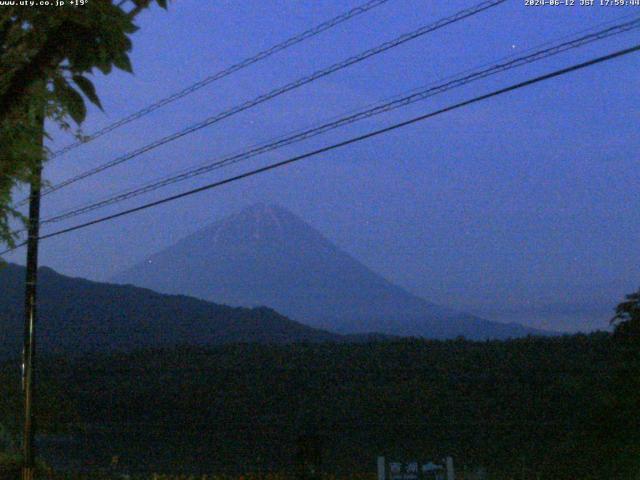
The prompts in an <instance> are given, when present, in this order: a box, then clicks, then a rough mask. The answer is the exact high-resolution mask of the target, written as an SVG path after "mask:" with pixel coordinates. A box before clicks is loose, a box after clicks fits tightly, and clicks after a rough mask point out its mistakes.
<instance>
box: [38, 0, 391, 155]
mask: <svg viewBox="0 0 640 480" xmlns="http://www.w3.org/2000/svg"><path fill="white" fill-rule="evenodd" d="M388 1H389V0H370V1H369V2H366V3H364V4H362V5H360V6H358V7H355V8H353V9H351V10H349V11H347V12H345V13H343V14H341V15H338V16H337V17H334V18H332V19H330V20H327V21H326V22H323V23H321V24H319V25H317V26H315V27H313V28H310V29H309V30H305V31H304V32H302V33H299V34H297V35H295V36H293V37H290V38H288V39H287V40H285V41H283V42H281V43H278V44H277V45H274V46H272V47H270V48H268V49H266V50H263V51H261V52H259V53H257V54H256V55H254V56H252V57H249V58H245V59H244V60H242V61H240V62H238V63H236V64H234V65H231V66H230V67H228V68H226V69H224V70H221V71H219V72H216V73H214V74H213V75H210V76H208V77H206V78H204V79H202V80H200V81H198V82H196V83H194V84H192V85H190V86H188V87H186V88H184V89H182V90H180V91H179V92H176V93H173V94H172V95H169V96H168V97H165V98H163V99H160V100H158V101H157V102H155V103H152V104H151V105H149V106H147V107H145V108H143V109H141V110H138V111H137V112H134V113H132V114H130V115H128V116H126V117H123V118H121V119H120V120H118V121H116V122H113V123H111V124H110V125H107V126H106V127H104V128H102V129H100V130H97V131H96V132H93V133H92V134H90V135H88V136H87V137H85V138H84V139H83V140H78V141H76V142H73V143H71V144H69V145H67V146H65V147H63V148H61V149H59V150H56V151H55V152H53V153H52V154H51V155H50V157H49V159H50V160H51V159H53V158H56V157H59V156H61V155H64V154H65V153H67V152H69V151H71V150H73V149H75V148H77V147H79V146H80V145H83V144H85V143H88V142H91V141H93V140H95V139H96V138H99V137H102V136H103V135H106V134H107V133H109V132H112V131H114V130H116V129H118V128H120V127H122V126H124V125H127V124H128V123H131V122H133V121H134V120H137V119H139V118H142V117H144V116H145V115H148V114H150V113H151V112H154V111H156V110H158V109H159V108H162V107H164V106H165V105H168V104H170V103H172V102H175V101H176V100H179V99H180V98H183V97H186V96H187V95H190V94H191V93H193V92H195V91H197V90H200V89H201V88H203V87H205V86H207V85H210V84H211V83H213V82H216V81H218V80H221V79H222V78H224V77H227V76H229V75H231V74H232V73H235V72H237V71H239V70H242V69H244V68H246V67H249V66H250V65H253V64H254V63H257V62H260V61H261V60H264V59H265V58H268V57H270V56H272V55H274V54H276V53H278V52H281V51H283V50H286V49H287V48H289V47H292V46H294V45H297V44H298V43H301V42H303V41H304V40H307V39H308V38H311V37H314V36H316V35H318V34H320V33H322V32H324V31H326V30H329V29H331V28H333V27H335V26H336V25H339V24H341V23H343V22H346V21H347V20H350V19H352V18H354V17H356V16H358V15H361V14H363V13H365V12H368V11H369V10H372V9H374V8H376V7H378V6H380V5H382V4H383V3H386V2H388Z"/></svg>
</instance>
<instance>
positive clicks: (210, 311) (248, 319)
mask: <svg viewBox="0 0 640 480" xmlns="http://www.w3.org/2000/svg"><path fill="white" fill-rule="evenodd" d="M24 275H25V270H24V268H23V267H20V266H17V265H12V264H8V265H4V266H0V356H7V355H15V354H17V353H18V352H20V348H21V343H20V342H21V339H22V325H23V323H22V322H23V320H22V318H23V316H22V315H23V310H22V309H23V302H24V300H23V299H24V293H23V289H24ZM38 314H39V322H38V325H37V335H38V349H39V350H44V351H48V352H80V351H111V350H114V349H124V350H129V349H133V348H140V347H148V346H153V347H159V346H163V345H165V346H166V345H176V344H190V345H215V344H221V343H229V342H259V343H288V342H294V341H343V340H347V338H344V337H340V336H339V335H335V334H332V333H329V332H324V331H321V330H317V329H313V328H310V327H307V326H305V325H301V324H300V323H297V322H294V321H292V320H289V319H288V318H286V317H283V316H282V315H280V314H279V313H277V312H275V311H273V310H271V309H269V308H256V309H247V308H234V307H228V306H224V305H216V304H213V303H209V302H206V301H203V300H199V299H196V298H191V297H186V296H177V295H163V294H159V293H156V292H153V291H151V290H147V289H143V288H138V287H133V286H130V285H128V286H122V285H111V284H106V283H97V282H91V281H88V280H84V279H80V278H71V277H66V276H64V275H60V274H58V273H56V272H55V271H53V270H51V269H49V268H41V269H40V270H39V287H38ZM353 340H358V339H357V338H354V339H353Z"/></svg>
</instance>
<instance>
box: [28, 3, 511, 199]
mask: <svg viewBox="0 0 640 480" xmlns="http://www.w3.org/2000/svg"><path fill="white" fill-rule="evenodd" d="M506 1H507V0H487V1H484V2H481V3H479V4H477V5H476V6H474V7H470V8H467V9H464V10H461V11H460V12H458V13H456V14H454V15H451V16H449V17H446V18H443V19H441V20H438V21H437V22H435V23H432V24H429V25H425V26H422V27H420V28H418V29H417V30H414V31H412V32H409V33H405V34H403V35H400V36H399V37H397V38H395V39H393V40H390V41H387V42H385V43H382V44H380V45H378V46H377V47H374V48H371V49H368V50H365V51H364V52H362V53H360V54H358V55H354V56H352V57H349V58H347V59H346V60H343V61H341V62H338V63H335V64H333V65H331V66H330V67H327V68H324V69H322V70H318V71H316V72H314V73H312V74H311V75H308V76H306V77H302V78H300V79H298V80H295V81H293V82H291V83H288V84H286V85H284V86H282V87H278V88H276V89H274V90H271V91H270V92H268V93H265V94H262V95H260V96H258V97H256V98H254V99H252V100H249V101H247V102H244V103H242V104H240V105H237V106H235V107H233V108H231V109H229V110H225V111H224V112H221V113H219V114H216V115H214V116H212V117H209V118H207V119H205V120H203V121H201V122H199V123H196V124H194V125H191V126H189V127H187V128H185V129H183V130H180V131H178V132H176V133H173V134H171V135H168V136H165V137H163V138H161V139H159V140H156V141H154V142H152V143H150V144H147V145H145V146H143V147H140V148H138V149H136V150H134V151H133V152H129V153H127V154H125V155H123V156H121V157H118V158H116V159H115V160H112V161H110V162H107V163H105V164H102V165H100V166H98V167H96V168H93V169H91V170H88V171H86V172H84V173H81V174H79V175H77V176H75V177H72V178H69V179H67V180H65V181H62V182H61V183H58V184H57V185H52V186H50V187H48V188H46V189H44V190H43V191H42V195H43V196H44V195H48V194H50V193H52V192H55V191H57V190H60V189H61V188H64V187H66V186H68V185H71V184H73V183H76V182H78V181H80V180H84V179H85V178H88V177H91V176H93V175H95V174H97V173H100V172H103V171H104V170H107V169H109V168H112V167H115V166H116V165H120V164H121V163H124V162H126V161H128V160H131V159H133V158H135V157H137V156H139V155H142V154H143V153H146V152H148V151H150V150H153V149H155V148H158V147H160V146H162V145H165V144H167V143H169V142H172V141H174V140H177V139H179V138H181V137H184V136H185V135H189V134H191V133H193V132H195V131H198V130H201V129H203V128H205V127H208V126H210V125H212V124H214V123H217V122H219V121H221V120H223V119H225V118H228V117H231V116H232V115H235V114H237V113H240V112H243V111H245V110H248V109H250V108H253V107H255V106H256V105H259V104H261V103H264V102H266V101H268V100H271V99H273V98H275V97H277V96H279V95H282V94H284V93H287V92H289V91H291V90H295V89H297V88H300V87H302V86H303V85H306V84H308V83H311V82H313V81H315V80H318V79H320V78H323V77H325V76H328V75H330V74H332V73H334V72H337V71H339V70H342V69H344V68H347V67H349V66H351V65H354V64H356V63H359V62H362V61H363V60H366V59H367V58H369V57H372V56H374V55H378V54H380V53H383V52H385V51H387V50H390V49H392V48H395V47H398V46H400V45H402V44H404V43H406V42H409V41H411V40H414V39H416V38H419V37H421V36H423V35H426V34H428V33H431V32H433V31H435V30H438V29H440V28H443V27H445V26H447V25H450V24H453V23H456V22H458V21H461V20H463V19H465V18H467V17H471V16H473V15H476V14H478V13H481V12H483V11H485V10H488V9H490V8H493V7H496V6H498V5H500V4H502V3H504V2H506ZM24 202H25V200H22V201H20V202H19V203H17V204H16V206H21V205H23V204H24Z"/></svg>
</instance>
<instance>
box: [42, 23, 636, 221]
mask: <svg viewBox="0 0 640 480" xmlns="http://www.w3.org/2000/svg"><path fill="white" fill-rule="evenodd" d="M639 27H640V18H636V19H634V20H632V21H629V22H625V23H623V24H619V25H615V26H612V27H609V28H607V29H604V30H601V31H598V32H595V33H591V34H588V35H584V36H582V37H580V38H577V39H573V40H570V41H567V42H563V43H561V44H558V45H554V46H552V47H548V48H546V49H543V50H539V51H536V52H534V53H531V54H528V55H524V56H520V57H517V58H515V59H512V60H510V61H508V62H505V63H498V64H495V65H493V66H491V67H489V68H486V69H482V70H479V71H475V72H473V73H471V74H468V75H465V76H463V77H460V78H455V79H453V80H450V81H448V82H445V83H443V84H440V85H437V86H431V87H429V88H425V89H423V90H420V91H413V92H412V93H411V94H410V95H407V96H405V97H401V98H395V99H394V100H392V101H390V102H387V103H385V104H381V105H377V106H375V107H373V108H369V109H366V110H363V111H360V112H357V113H355V114H352V115H348V116H346V117H342V118H340V119H338V120H335V121H332V122H328V123H325V124H323V125H320V126H317V127H314V128H311V129H307V130H302V131H299V132H296V133H295V134H293V135H290V136H288V137H284V138H280V139H278V140H276V141H273V142H271V143H267V144H262V145H259V146H255V147H251V148H250V149H249V150H246V151H244V152H241V153H238V154H234V155H231V156H228V157H226V158H224V159H222V160H218V161H215V162H213V163H207V164H205V165H203V166H200V167H198V168H195V169H194V168H192V169H188V170H186V171H183V172H181V173H178V174H175V175H173V176H169V177H165V178H163V179H160V180H158V181H155V182H151V183H147V184H145V185H143V186H141V187H137V188H134V189H131V190H128V191H126V192H124V193H119V194H117V195H114V196H110V197H108V198H106V199H103V200H100V201H97V202H93V203H89V204H87V205H84V206H81V207H75V208H72V209H68V210H67V211H64V212H61V213H58V214H55V215H53V216H51V217H48V218H46V219H44V220H42V222H41V223H42V224H46V223H55V222H60V221H63V220H66V219H69V218H73V217H76V216H78V215H81V214H83V213H88V212H91V211H94V210H97V209H99V208H103V207H106V206H108V205H112V204H115V203H119V202H122V201H125V200H128V199H131V198H134V197H137V196H139V195H143V194H145V193H149V192H152V191H155V190H158V189H160V188H163V187H165V186H168V185H172V184H174V183H178V182H181V181H184V180H187V179H190V178H193V177H196V176H199V175H203V174H205V173H208V172H211V171H213V170H216V169H219V168H222V167H224V166H228V165H230V164H235V163H238V162H240V161H244V160H247V159H249V158H252V157H255V156H257V155H259V154H262V153H265V152H269V151H273V150H276V149H279V148H282V147H284V146H287V145H291V144H293V143H297V142H299V141H302V140H306V139H309V138H312V137H315V136H317V135H320V134H322V133H325V132H327V131H330V130H333V129H336V128H339V127H342V126H345V125H348V124H351V123H354V122H356V121H359V120H362V119H365V118H370V117H373V116H375V115H379V114H382V113H386V112H389V111H391V110H394V109H397V108H401V107H404V106H407V105H410V104H412V103H415V102H418V101H421V100H425V99H427V98H430V97H432V96H434V95H437V94H440V93H443V92H445V91H448V90H450V89H453V88H458V87H461V86H463V85H466V84H468V83H471V82H474V81H477V80H480V79H483V78H486V77H489V76H492V75H495V74H498V73H502V72H505V71H507V70H510V69H513V68H517V67H520V66H523V65H526V64H529V63H533V62H536V61H539V60H542V59H545V58H548V57H551V56H554V55H558V54H560V53H562V52H566V51H568V50H571V49H576V48H579V47H582V46H584V45H587V44H590V43H593V42H596V41H599V40H602V39H605V38H609V37H612V36H614V35H619V34H621V33H626V32H628V31H631V30H633V29H637V28H639Z"/></svg>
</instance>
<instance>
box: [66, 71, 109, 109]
mask: <svg viewBox="0 0 640 480" xmlns="http://www.w3.org/2000/svg"><path fill="white" fill-rule="evenodd" d="M73 81H74V82H75V84H76V85H78V87H79V88H80V90H82V93H84V94H85V95H86V97H87V98H88V99H89V100H90V101H91V103H93V104H94V105H96V106H97V107H98V108H99V109H100V110H102V111H104V109H103V108H102V104H101V103H100V99H99V98H98V95H97V94H96V89H95V87H94V86H93V83H91V81H90V80H89V79H87V78H85V77H83V76H82V75H74V76H73Z"/></svg>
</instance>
